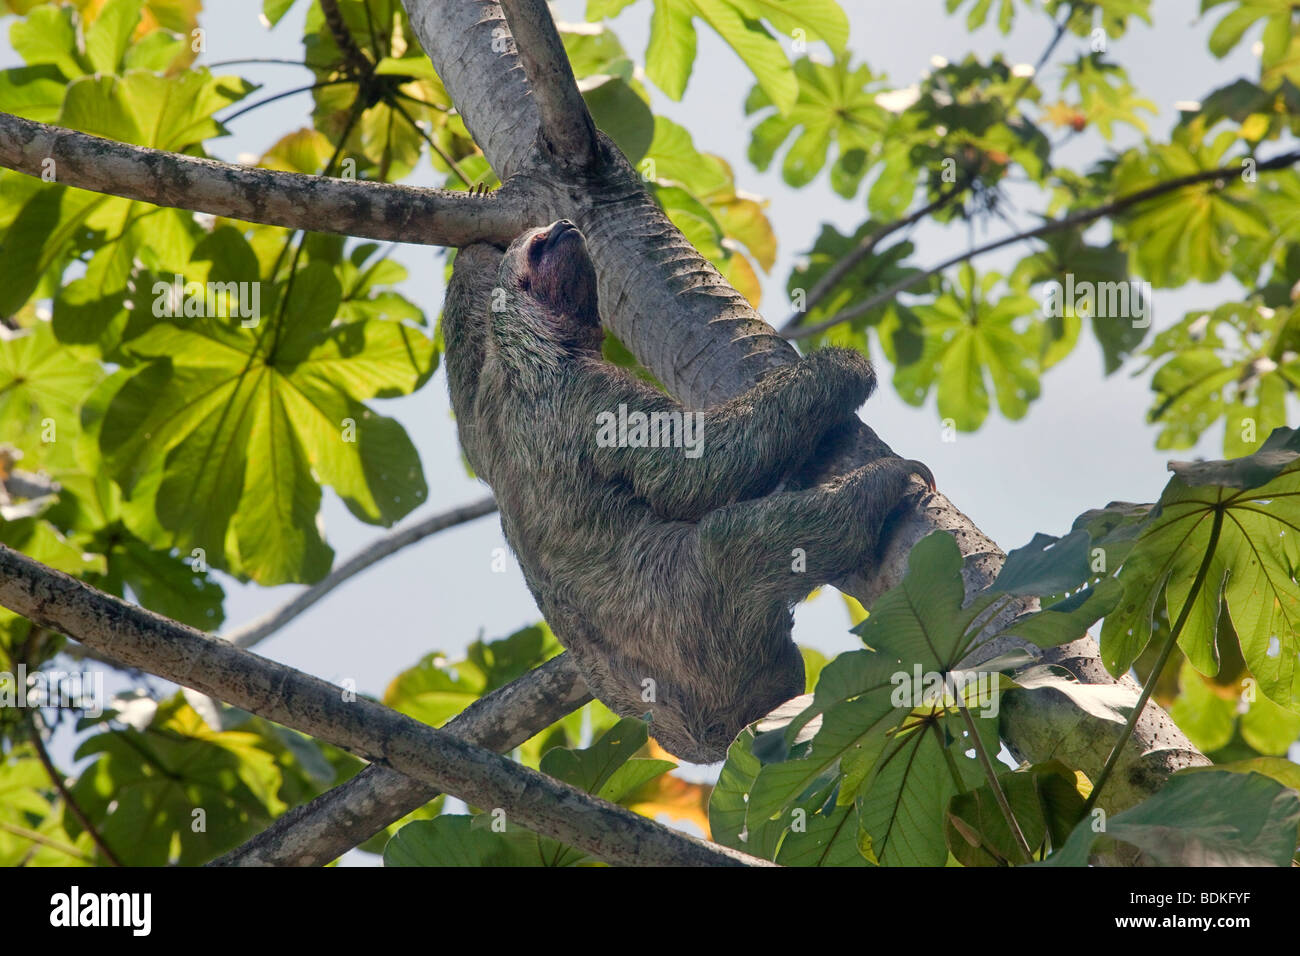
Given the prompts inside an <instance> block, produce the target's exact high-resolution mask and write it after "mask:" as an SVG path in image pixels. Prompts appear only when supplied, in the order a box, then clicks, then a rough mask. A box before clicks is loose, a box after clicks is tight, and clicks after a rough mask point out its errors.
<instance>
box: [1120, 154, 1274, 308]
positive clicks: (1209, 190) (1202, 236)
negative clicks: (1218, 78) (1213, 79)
mask: <svg viewBox="0 0 1300 956" xmlns="http://www.w3.org/2000/svg"><path fill="white" fill-rule="evenodd" d="M1236 141H1237V136H1236V134H1235V133H1234V132H1232V131H1231V130H1228V131H1225V132H1223V133H1221V134H1220V135H1219V136H1218V137H1216V138H1215V139H1214V140H1213V141H1212V142H1210V143H1207V144H1205V145H1199V146H1198V145H1196V144H1194V143H1192V142H1190V139H1189V135H1188V134H1187V132H1186V128H1180V129H1178V130H1176V131H1175V133H1174V138H1173V141H1172V142H1170V143H1168V144H1166V145H1151V146H1150V147H1149V148H1148V149H1147V151H1145V152H1142V151H1138V150H1131V151H1130V152H1128V153H1126V154H1125V155H1124V157H1123V158H1122V159H1121V160H1120V161H1119V163H1118V165H1117V166H1116V167H1115V175H1114V184H1115V191H1116V193H1117V194H1119V195H1128V194H1130V193H1135V192H1138V191H1139V190H1143V189H1147V188H1150V187H1151V186H1154V185H1156V184H1158V183H1161V182H1165V181H1167V180H1171V179H1177V178H1179V177H1181V176H1188V175H1192V174H1195V173H1197V172H1202V171H1206V170H1211V169H1219V168H1222V167H1226V166H1228V165H1229V164H1230V162H1231V159H1230V157H1229V156H1228V155H1227V152H1228V150H1229V148H1230V147H1232V145H1233V144H1234V143H1235V142H1236ZM1258 192H1259V191H1258V190H1257V189H1255V188H1253V187H1251V186H1249V185H1248V184H1246V183H1244V182H1242V181H1241V177H1240V176H1233V177H1231V178H1230V179H1228V180H1227V182H1226V183H1221V184H1215V183H1213V182H1209V183H1201V184H1199V185H1195V186H1184V187H1183V188H1181V189H1175V190H1172V191H1170V192H1168V193H1164V194H1163V195H1160V196H1157V197H1154V198H1152V199H1149V200H1147V201H1145V202H1143V203H1140V204H1138V205H1137V206H1135V207H1133V208H1132V209H1131V210H1130V211H1129V212H1127V213H1126V214H1124V215H1123V216H1121V218H1120V220H1119V221H1118V222H1117V224H1116V232H1117V234H1119V235H1120V237H1121V239H1122V241H1123V243H1124V244H1125V246H1126V247H1127V248H1128V250H1129V257H1130V261H1131V262H1132V265H1133V270H1134V271H1135V272H1137V273H1139V274H1141V275H1143V276H1145V277H1146V278H1148V279H1149V280H1150V281H1151V282H1152V283H1153V284H1154V285H1157V286H1161V287H1172V286H1179V285H1183V284H1185V283H1186V282H1189V281H1191V280H1199V281H1201V282H1214V281H1216V280H1218V279H1219V278H1220V277H1221V276H1223V274H1224V273H1225V272H1227V271H1228V270H1229V268H1232V269H1234V270H1243V271H1247V272H1254V271H1257V270H1258V268H1259V266H1260V264H1261V261H1260V255H1261V254H1260V253H1259V252H1257V251H1256V252H1252V251H1251V250H1250V247H1249V245H1248V244H1246V243H1243V242H1242V241H1241V240H1243V239H1256V240H1267V239H1268V238H1269V237H1270V231H1269V223H1268V220H1267V218H1266V216H1265V215H1264V213H1263V210H1262V209H1261V207H1260V205H1259V202H1258V199H1259V195H1258Z"/></svg>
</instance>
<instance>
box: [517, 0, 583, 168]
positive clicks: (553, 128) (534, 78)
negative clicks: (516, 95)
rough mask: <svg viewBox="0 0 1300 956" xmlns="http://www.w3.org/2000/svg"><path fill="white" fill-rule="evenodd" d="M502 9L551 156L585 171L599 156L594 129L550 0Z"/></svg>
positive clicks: (520, 2)
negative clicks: (535, 105)
mask: <svg viewBox="0 0 1300 956" xmlns="http://www.w3.org/2000/svg"><path fill="white" fill-rule="evenodd" d="M501 7H502V10H503V11H504V12H505V15H506V22H507V24H508V26H509V29H510V34H511V36H513V37H514V38H515V49H516V52H517V53H518V55H519V62H520V63H521V64H522V65H523V68H524V76H525V77H527V79H528V86H529V88H530V89H531V91H532V94H533V102H534V103H536V104H537V115H538V123H539V126H540V128H541V133H542V138H543V140H544V141H545V142H546V145H547V146H548V147H549V148H550V151H551V153H552V155H554V156H556V157H557V158H559V159H563V160H565V161H567V162H569V163H572V164H573V165H575V166H586V165H587V164H588V163H590V162H591V161H592V160H593V159H595V156H596V124H595V123H593V122H592V120H591V113H590V112H589V111H588V110H587V102H586V100H584V99H583V98H582V94H581V93H580V92H578V83H577V80H575V79H574V77H573V67H572V66H570V65H569V55H568V54H567V53H566V52H565V51H564V41H563V40H561V39H560V33H559V31H558V30H556V29H555V21H554V20H552V19H551V11H550V8H549V7H548V6H547V5H546V0H504V2H503V3H502V4H501Z"/></svg>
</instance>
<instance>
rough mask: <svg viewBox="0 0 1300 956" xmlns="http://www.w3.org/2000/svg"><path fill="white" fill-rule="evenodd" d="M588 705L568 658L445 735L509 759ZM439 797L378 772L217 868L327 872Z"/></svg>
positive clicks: (299, 810)
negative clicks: (512, 752) (540, 731)
mask: <svg viewBox="0 0 1300 956" xmlns="http://www.w3.org/2000/svg"><path fill="white" fill-rule="evenodd" d="M589 700H591V694H590V693H589V692H588V690H587V685H586V683H585V682H584V681H583V679H582V675H581V674H580V673H579V672H578V668H577V666H576V665H575V664H574V663H573V661H572V659H571V658H570V657H569V655H568V654H567V653H566V654H561V655H560V656H559V657H554V658H552V659H551V660H549V661H547V662H546V663H545V664H543V665H541V666H540V667H537V668H535V669H533V670H532V671H529V672H528V673H527V674H526V675H524V677H522V678H520V679H519V680H516V681H512V682H511V683H509V684H507V685H506V686H504V687H500V688H498V689H496V690H494V691H492V693H490V694H486V695H484V696H483V697H480V698H479V699H478V700H476V701H474V703H472V704H470V705H469V707H467V708H465V710H463V711H462V712H461V713H459V714H457V715H456V716H455V717H453V718H452V719H451V720H450V721H448V723H447V725H446V726H445V727H443V728H442V729H443V730H445V731H446V732H447V733H449V734H454V735H455V736H457V737H459V738H461V739H462V740H468V741H469V742H470V743H473V744H478V745H479V746H480V747H486V748H487V749H488V750H494V751H496V752H497V753H502V752H504V751H507V750H511V749H513V748H515V747H517V746H519V745H520V744H522V743H523V742H524V741H526V740H527V739H528V738H529V737H531V736H533V735H534V734H535V733H536V732H537V728H538V727H539V726H541V727H545V726H547V725H548V724H551V723H554V722H555V721H557V720H560V719H561V718H563V717H565V716H567V715H568V714H569V713H570V712H571V711H573V710H575V709H576V708H578V707H581V706H582V705H583V704H585V703H587V702H588V701H589ZM436 796H438V791H437V790H435V789H434V788H432V787H429V786H426V785H425V784H423V783H420V782H419V781H417V780H412V779H411V778H410V777H406V776H404V775H402V774H400V773H398V772H397V771H396V770H390V769H388V768H387V767H383V766H380V765H379V764H371V765H370V766H369V767H366V768H365V769H364V770H362V771H361V772H360V773H359V774H357V775H356V776H355V777H353V778H352V779H351V780H348V781H347V782H346V783H343V784H340V785H339V786H337V787H335V788H334V789H333V790H330V791H328V792H326V793H323V794H321V795H320V796H319V797H317V798H316V799H315V800H312V801H311V802H310V803H306V804H304V805H302V806H300V807H295V808H294V809H292V810H290V811H289V812H288V813H286V814H285V815H284V816H282V817H280V818H279V819H278V820H276V821H275V822H274V823H273V824H271V826H270V827H269V828H267V829H266V830H263V831H262V832H261V833H259V834H258V835H257V836H255V837H253V838H252V839H251V840H249V841H248V842H247V843H245V844H244V845H243V846H241V847H239V848H238V849H236V850H232V851H231V852H230V853H227V854H226V855H225V856H223V857H221V858H220V859H219V860H215V861H214V862H213V863H212V864H210V865H212V866H324V865H325V864H327V863H329V862H330V861H331V860H335V859H338V858H339V857H340V856H342V855H343V854H344V853H346V852H347V851H348V850H350V849H352V848H353V847H355V846H359V845H360V844H362V843H364V842H365V841H366V840H368V839H370V838H371V837H372V836H374V835H375V834H376V833H378V832H379V830H380V829H382V828H383V827H384V826H387V823H381V824H378V825H376V823H375V821H376V820H386V821H389V822H392V821H395V820H400V819H401V818H402V817H404V816H406V815H407V814H408V813H411V812H412V811H414V810H417V809H419V808H420V807H422V806H424V805H425V804H426V803H428V802H429V801H430V800H432V799H433V798H434V797H436Z"/></svg>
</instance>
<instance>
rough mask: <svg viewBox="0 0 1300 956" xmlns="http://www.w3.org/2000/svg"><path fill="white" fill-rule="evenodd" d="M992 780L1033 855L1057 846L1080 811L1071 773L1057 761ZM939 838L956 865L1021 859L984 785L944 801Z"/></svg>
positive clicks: (1079, 797)
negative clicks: (946, 846)
mask: <svg viewBox="0 0 1300 956" xmlns="http://www.w3.org/2000/svg"><path fill="white" fill-rule="evenodd" d="M998 782H999V784H1000V785H1001V787H1002V791H1003V793H1005V794H1006V797H1007V803H1008V804H1009V805H1010V807H1011V812H1012V815H1013V816H1014V817H1015V819H1016V822H1017V823H1018V824H1019V826H1020V830H1021V832H1022V833H1023V834H1024V837H1025V841H1026V842H1027V843H1028V844H1029V847H1030V849H1031V850H1033V851H1039V850H1040V849H1042V848H1043V847H1044V846H1060V845H1061V844H1063V843H1064V842H1065V841H1066V839H1067V838H1068V837H1069V835H1070V831H1071V830H1072V829H1073V827H1074V825H1075V824H1076V823H1078V821H1079V817H1080V815H1081V814H1082V812H1083V806H1084V798H1083V796H1082V795H1081V794H1080V793H1079V790H1078V784H1077V780H1076V777H1075V774H1074V773H1073V772H1072V771H1070V770H1069V769H1068V768H1066V767H1065V766H1064V765H1062V764H1060V763H1059V762H1055V761H1053V762H1051V763H1048V764H1043V765H1040V766H1036V767H1031V768H1029V770H1027V771H1004V772H1002V773H999V774H998ZM946 817H947V818H946V820H945V822H944V837H945V839H946V842H947V845H948V849H949V851H950V852H951V853H952V855H953V856H954V857H955V858H956V859H957V860H958V861H959V862H960V863H961V864H962V866H1007V865H1013V866H1014V865H1016V864H1019V863H1022V862H1025V861H1024V857H1023V854H1022V852H1021V850H1020V849H1019V845H1018V844H1017V842H1016V841H1015V839H1014V838H1013V837H1012V835H1011V830H1010V827H1009V826H1008V825H1007V819H1006V815H1005V814H1004V813H1003V812H1002V809H1001V807H1000V806H999V805H998V803H997V800H996V799H995V798H994V796H993V791H992V789H991V787H990V786H989V785H988V784H987V783H986V784H984V785H983V786H982V787H979V788H978V789H976V790H972V791H970V792H968V793H961V794H957V795H956V796H954V797H953V798H952V800H951V801H949V803H948V812H947V815H946Z"/></svg>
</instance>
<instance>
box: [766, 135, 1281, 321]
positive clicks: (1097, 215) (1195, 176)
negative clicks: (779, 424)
mask: <svg viewBox="0 0 1300 956" xmlns="http://www.w3.org/2000/svg"><path fill="white" fill-rule="evenodd" d="M1298 162H1300V150H1293V151H1292V152H1289V153H1283V154H1282V155H1280V156H1274V157H1273V158H1272V159H1268V160H1264V161H1263V162H1260V163H1258V164H1257V165H1256V167H1255V169H1256V171H1257V172H1260V173H1267V172H1272V171H1273V170H1277V169H1286V168H1288V167H1290V166H1294V165H1295V164H1296V163H1298ZM1240 175H1241V164H1240V163H1238V164H1237V165H1236V166H1223V167H1221V168H1219V169H1206V170H1202V171H1201V172H1199V173H1191V174H1189V175H1187V176H1179V177H1178V178H1177V179H1170V180H1167V181H1165V182H1162V183H1156V184H1155V185H1154V186H1148V187H1147V188H1146V189H1139V190H1138V191H1137V192H1133V193H1129V194H1128V195H1127V196H1120V197H1119V198H1118V199H1115V200H1113V201H1111V202H1108V203H1106V204H1105V205H1103V206H1096V207H1094V208H1092V209H1084V210H1081V211H1079V212H1076V213H1074V214H1073V215H1069V216H1066V217H1065V218H1064V219H1053V220H1051V221H1049V222H1045V223H1043V224H1042V225H1041V226H1038V227H1036V228H1034V229H1029V230H1026V231H1025V232H1018V233H1016V234H1015V235H1011V236H1003V237H1002V238H1001V239H995V240H993V241H992V242H986V243H984V244H983V245H982V246H976V247H975V248H974V249H969V250H967V251H966V252H963V253H961V254H960V255H956V256H953V257H952V258H951V259H946V260H944V261H943V262H941V263H939V264H938V265H937V266H934V267H933V268H930V269H927V270H925V271H924V272H918V273H916V274H915V275H911V276H908V277H907V278H905V279H900V280H899V281H898V282H895V283H894V284H893V285H891V286H890V287H889V288H887V289H884V290H882V291H880V292H877V293H876V294H875V295H873V296H870V297H868V298H867V299H866V300H865V301H863V302H859V303H858V304H857V305H854V306H850V307H849V308H847V309H844V310H842V311H840V312H837V313H836V314H835V315H833V316H831V317H830V318H828V319H826V320H824V321H822V322H818V323H817V324H816V325H810V326H808V327H807V328H796V329H789V327H788V326H787V329H786V330H784V331H783V333H782V334H784V335H785V336H786V337H787V338H791V339H804V338H808V337H809V336H813V335H817V334H819V333H821V332H825V331H826V330H827V329H829V328H833V327H834V326H837V325H840V324H841V323H843V322H852V321H853V320H854V319H857V318H861V317H862V316H864V315H866V314H867V313H868V312H870V311H871V310H872V309H874V308H876V307H877V306H879V305H883V304H884V303H886V302H889V301H891V300H892V299H893V298H894V297H895V296H897V295H898V294H899V293H900V292H906V291H907V290H908V289H910V288H911V287H912V286H914V285H917V284H918V283H920V282H924V281H925V280H926V279H928V278H930V277H931V276H935V275H938V274H939V273H940V272H943V271H944V270H945V269H948V268H951V267H952V266H955V265H958V264H960V263H962V262H966V261H967V260H970V259H974V258H975V257H976V256H982V255H984V253H986V252H993V251H994V250H995V249H1001V248H1003V247H1005V246H1010V245H1014V244H1015V243H1017V242H1021V241H1023V240H1025V239H1038V238H1040V237H1041V236H1047V235H1051V234H1052V233H1054V232H1061V231H1062V230H1065V229H1073V228H1075V227H1076V226H1082V225H1085V224H1087V223H1090V222H1094V221H1096V220H1098V219H1101V218H1104V217H1107V216H1114V215H1116V214H1117V213H1121V212H1123V211H1124V210H1126V209H1130V208H1132V207H1133V206H1136V205H1138V204H1140V203H1143V202H1146V201H1147V200H1149V199H1156V198H1158V197H1160V196H1164V195H1166V194H1167V193H1171V192H1175V191H1176V190H1179V189H1184V188H1186V187H1188V186H1196V185H1199V184H1201V183H1208V182H1214V183H1215V186H1214V188H1215V189H1222V188H1224V187H1225V186H1226V185H1227V184H1226V183H1223V182H1217V180H1227V179H1231V178H1233V177H1235V176H1240Z"/></svg>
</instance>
